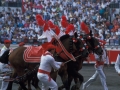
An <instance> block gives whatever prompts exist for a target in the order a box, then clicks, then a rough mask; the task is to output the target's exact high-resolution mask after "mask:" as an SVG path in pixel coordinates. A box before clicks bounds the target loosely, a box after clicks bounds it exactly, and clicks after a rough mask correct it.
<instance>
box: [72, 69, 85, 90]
mask: <svg viewBox="0 0 120 90" xmlns="http://www.w3.org/2000/svg"><path fill="white" fill-rule="evenodd" d="M73 73H74V80H75V83H76V85H75V87H76V89H79V88H80V86H81V85H82V83H83V81H84V77H83V76H82V75H81V74H80V73H78V71H74V72H73ZM78 79H79V80H78Z"/></svg>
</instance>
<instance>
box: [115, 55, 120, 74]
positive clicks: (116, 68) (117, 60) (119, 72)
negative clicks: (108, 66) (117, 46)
mask: <svg viewBox="0 0 120 90" xmlns="http://www.w3.org/2000/svg"><path fill="white" fill-rule="evenodd" d="M119 65H120V55H119V54H118V56H117V59H116V62H115V70H116V72H117V73H118V74H119V75H120V67H119Z"/></svg>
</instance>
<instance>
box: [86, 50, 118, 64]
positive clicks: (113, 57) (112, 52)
mask: <svg viewBox="0 0 120 90" xmlns="http://www.w3.org/2000/svg"><path fill="white" fill-rule="evenodd" d="M107 52H108V57H109V61H110V64H115V61H116V59H117V56H118V54H119V53H120V50H112V49H111V50H108V51H107ZM89 56H90V61H84V63H90V64H93V63H95V57H94V55H93V54H90V55H89Z"/></svg>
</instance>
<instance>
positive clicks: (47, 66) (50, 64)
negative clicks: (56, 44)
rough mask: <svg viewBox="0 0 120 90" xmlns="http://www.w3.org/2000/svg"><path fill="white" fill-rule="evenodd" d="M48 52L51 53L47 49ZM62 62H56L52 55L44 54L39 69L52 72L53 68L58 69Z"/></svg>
mask: <svg viewBox="0 0 120 90" xmlns="http://www.w3.org/2000/svg"><path fill="white" fill-rule="evenodd" d="M47 53H50V52H48V51H47ZM61 64H62V62H56V61H55V59H54V58H53V57H52V56H51V55H49V54H48V55H45V56H44V55H42V56H41V61H40V66H39V69H42V70H45V71H47V72H51V70H52V68H54V69H56V70H58V69H59V68H60V66H61Z"/></svg>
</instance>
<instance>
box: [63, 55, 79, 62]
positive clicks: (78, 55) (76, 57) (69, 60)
mask: <svg viewBox="0 0 120 90" xmlns="http://www.w3.org/2000/svg"><path fill="white" fill-rule="evenodd" d="M80 56H81V54H80V55H78V56H77V57H75V59H77V58H79V57H80ZM70 61H73V60H71V59H70V60H68V61H66V62H64V64H66V63H68V62H70Z"/></svg>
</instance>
